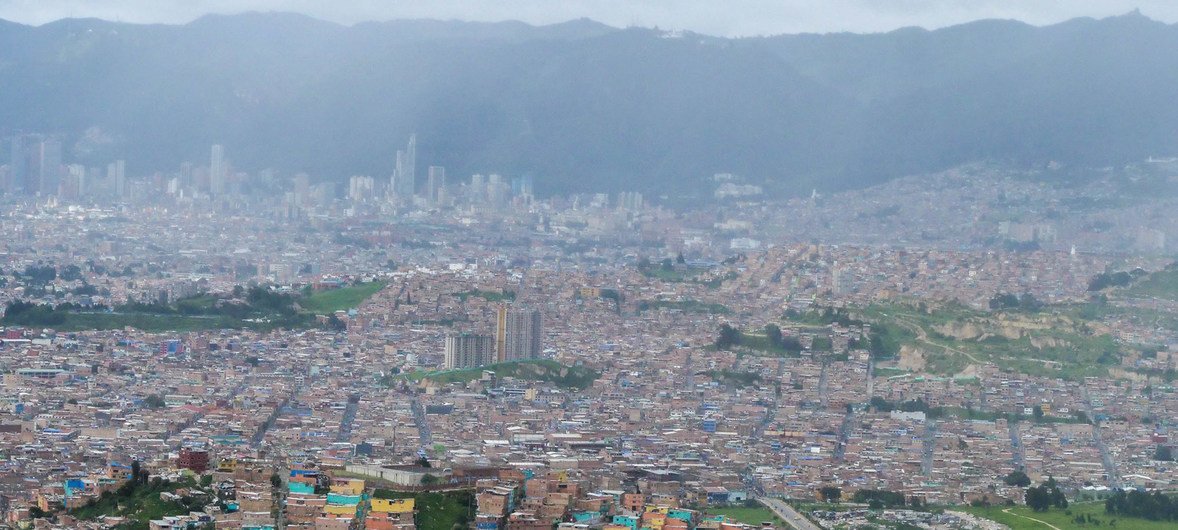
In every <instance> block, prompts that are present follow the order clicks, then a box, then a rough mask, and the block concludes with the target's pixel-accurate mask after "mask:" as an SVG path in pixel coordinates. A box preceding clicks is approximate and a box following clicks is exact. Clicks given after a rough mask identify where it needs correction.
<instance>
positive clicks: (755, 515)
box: [707, 506, 782, 526]
mask: <svg viewBox="0 0 1178 530" xmlns="http://www.w3.org/2000/svg"><path fill="white" fill-rule="evenodd" d="M707 513H708V514H709V515H724V516H727V517H731V518H733V519H736V520H737V522H741V523H744V524H751V525H754V526H761V523H763V522H765V521H773V522H774V523H776V524H777V526H781V525H782V521H781V519H780V518H778V517H777V515H776V514H774V513H773V511H772V510H770V509H769V508H766V507H764V506H757V507H755V508H746V507H743V506H733V507H730V508H708V509H707Z"/></svg>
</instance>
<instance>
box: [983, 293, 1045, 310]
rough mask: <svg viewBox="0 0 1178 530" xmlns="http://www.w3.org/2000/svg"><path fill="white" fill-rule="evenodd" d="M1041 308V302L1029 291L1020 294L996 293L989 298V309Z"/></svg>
mask: <svg viewBox="0 0 1178 530" xmlns="http://www.w3.org/2000/svg"><path fill="white" fill-rule="evenodd" d="M1042 308H1043V302H1040V301H1039V300H1036V299H1035V296H1034V295H1032V294H1031V293H1024V294H1023V295H1022V296H1019V295H1017V294H1010V293H998V294H996V295H994V296H993V297H992V298H990V309H991V310H995V311H996V310H999V309H1021V310H1024V311H1038V310H1040V309H1042Z"/></svg>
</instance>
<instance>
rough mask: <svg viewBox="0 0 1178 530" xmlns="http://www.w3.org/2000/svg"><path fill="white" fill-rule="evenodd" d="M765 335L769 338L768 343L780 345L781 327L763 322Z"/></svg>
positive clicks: (773, 345) (775, 346)
mask: <svg viewBox="0 0 1178 530" xmlns="http://www.w3.org/2000/svg"><path fill="white" fill-rule="evenodd" d="M765 336H766V337H768V338H769V345H770V346H772V347H774V348H779V347H781V338H782V337H781V328H780V327H779V326H778V325H777V324H765Z"/></svg>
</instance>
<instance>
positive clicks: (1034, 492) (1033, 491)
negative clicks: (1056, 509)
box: [1024, 486, 1051, 512]
mask: <svg viewBox="0 0 1178 530" xmlns="http://www.w3.org/2000/svg"><path fill="white" fill-rule="evenodd" d="M1024 499H1025V501H1026V503H1027V506H1028V507H1029V508H1031V509H1032V510H1034V511H1036V512H1042V511H1046V510H1047V509H1048V508H1050V507H1051V495H1050V494H1049V493H1048V492H1047V489H1046V488H1044V487H1043V486H1036V487H1033V488H1027V493H1026V495H1025V496H1024Z"/></svg>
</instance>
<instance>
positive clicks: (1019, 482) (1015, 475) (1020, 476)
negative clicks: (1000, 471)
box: [1002, 469, 1031, 488]
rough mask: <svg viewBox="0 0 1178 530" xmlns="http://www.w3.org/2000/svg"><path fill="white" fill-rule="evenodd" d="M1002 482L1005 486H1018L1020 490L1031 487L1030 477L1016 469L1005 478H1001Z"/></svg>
mask: <svg viewBox="0 0 1178 530" xmlns="http://www.w3.org/2000/svg"><path fill="white" fill-rule="evenodd" d="M1002 482H1004V483H1006V485H1007V486H1018V487H1020V488H1025V487H1027V486H1030V485H1031V477H1028V476H1027V474H1026V473H1023V472H1022V471H1021V470H1017V469H1016V470H1014V471H1011V472H1010V473H1009V474H1007V475H1006V476H1005V477H1002Z"/></svg>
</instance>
